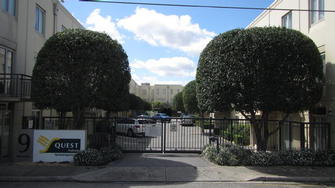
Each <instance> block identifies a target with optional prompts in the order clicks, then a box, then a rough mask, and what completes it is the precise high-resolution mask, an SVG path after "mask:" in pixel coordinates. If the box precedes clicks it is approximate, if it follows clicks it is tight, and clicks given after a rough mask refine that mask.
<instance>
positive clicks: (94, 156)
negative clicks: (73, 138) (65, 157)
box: [73, 145, 123, 166]
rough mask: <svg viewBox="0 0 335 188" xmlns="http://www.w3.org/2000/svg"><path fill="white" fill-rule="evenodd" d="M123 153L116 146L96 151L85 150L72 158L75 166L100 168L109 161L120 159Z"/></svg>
mask: <svg viewBox="0 0 335 188" xmlns="http://www.w3.org/2000/svg"><path fill="white" fill-rule="evenodd" d="M122 157H123V153H122V151H121V149H120V147H118V146H116V145H115V146H110V147H105V148H101V149H100V150H98V149H90V148H89V149H87V150H85V151H81V152H79V153H77V154H76V155H75V156H74V157H73V161H74V164H75V165H77V166H100V165H105V164H107V163H109V162H111V161H115V160H118V159H121V158H122Z"/></svg>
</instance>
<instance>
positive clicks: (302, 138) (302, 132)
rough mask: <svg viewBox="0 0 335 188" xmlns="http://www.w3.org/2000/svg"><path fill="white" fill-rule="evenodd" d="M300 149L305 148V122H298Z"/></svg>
mask: <svg viewBox="0 0 335 188" xmlns="http://www.w3.org/2000/svg"><path fill="white" fill-rule="evenodd" d="M300 150H301V151H303V150H305V124H304V123H300Z"/></svg>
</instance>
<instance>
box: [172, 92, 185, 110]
mask: <svg viewBox="0 0 335 188" xmlns="http://www.w3.org/2000/svg"><path fill="white" fill-rule="evenodd" d="M172 104H173V110H175V111H181V112H185V109H184V102H183V92H179V93H177V94H176V95H175V96H174V97H173V101H172Z"/></svg>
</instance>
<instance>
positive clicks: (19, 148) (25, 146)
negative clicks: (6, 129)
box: [15, 129, 33, 161]
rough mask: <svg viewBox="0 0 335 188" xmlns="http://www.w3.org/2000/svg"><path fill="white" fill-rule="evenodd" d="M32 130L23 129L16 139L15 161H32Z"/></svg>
mask: <svg viewBox="0 0 335 188" xmlns="http://www.w3.org/2000/svg"><path fill="white" fill-rule="evenodd" d="M32 140H33V130H31V129H23V130H21V131H20V132H19V134H18V135H17V137H16V148H15V150H16V151H15V160H16V161H32V157H33V145H32V143H33V142H32Z"/></svg>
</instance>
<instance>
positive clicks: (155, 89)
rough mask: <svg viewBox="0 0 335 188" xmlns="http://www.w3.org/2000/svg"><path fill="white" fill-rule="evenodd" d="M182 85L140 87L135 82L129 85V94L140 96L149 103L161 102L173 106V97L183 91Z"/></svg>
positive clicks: (147, 85)
mask: <svg viewBox="0 0 335 188" xmlns="http://www.w3.org/2000/svg"><path fill="white" fill-rule="evenodd" d="M183 88H184V87H183V86H182V85H169V84H156V85H150V84H149V83H142V84H141V85H138V84H137V83H136V82H135V81H134V80H131V82H130V84H129V92H130V93H132V94H135V95H136V96H139V97H140V98H141V99H143V100H145V101H147V102H161V103H167V104H170V105H172V102H173V97H174V96H175V95H176V94H177V93H179V92H181V91H182V90H183Z"/></svg>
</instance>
